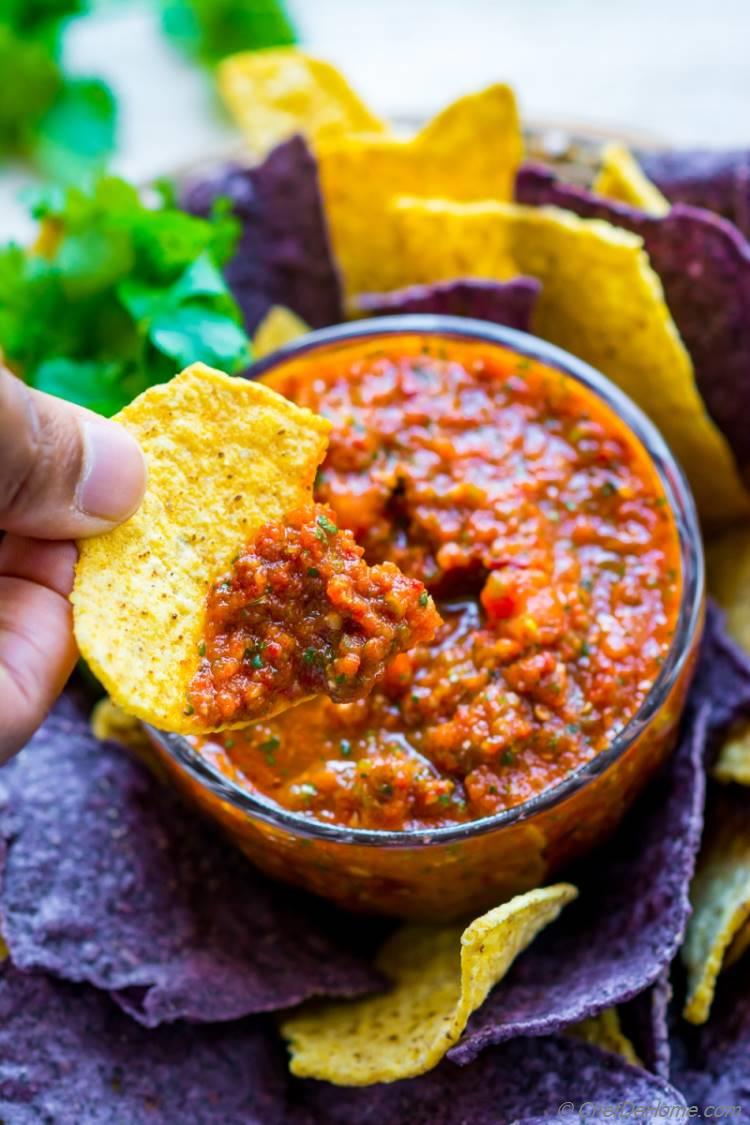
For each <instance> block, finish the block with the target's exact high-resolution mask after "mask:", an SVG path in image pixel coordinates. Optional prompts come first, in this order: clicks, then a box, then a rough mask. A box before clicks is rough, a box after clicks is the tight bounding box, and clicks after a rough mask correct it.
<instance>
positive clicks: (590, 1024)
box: [567, 1008, 641, 1066]
mask: <svg viewBox="0 0 750 1125" xmlns="http://www.w3.org/2000/svg"><path fill="white" fill-rule="evenodd" d="M567 1032H568V1034H569V1035H575V1036H576V1037H577V1038H578V1039H583V1040H584V1041H585V1042H586V1043H593V1044H594V1045H595V1046H597V1047H601V1048H602V1049H603V1050H605V1051H611V1052H612V1053H613V1054H615V1055H620V1056H621V1057H622V1058H623V1059H625V1060H626V1061H627V1062H629V1063H632V1064H633V1066H640V1062H641V1060H640V1059H639V1058H638V1055H637V1054H636V1053H635V1047H634V1046H633V1044H632V1043H631V1042H630V1040H629V1039H628V1037H627V1035H625V1033H624V1032H623V1030H622V1027H621V1025H620V1017H619V1015H618V1013H617V1008H605V1009H604V1011H603V1012H599V1015H598V1016H591V1017H590V1018H589V1019H587V1020H581V1021H580V1022H579V1023H573V1024H571V1025H570V1027H569V1028H567Z"/></svg>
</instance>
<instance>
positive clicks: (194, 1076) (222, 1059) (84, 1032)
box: [0, 963, 288, 1125]
mask: <svg viewBox="0 0 750 1125" xmlns="http://www.w3.org/2000/svg"><path fill="white" fill-rule="evenodd" d="M287 1082H288V1079H287V1078H286V1076H285V1074H284V1067H283V1062H282V1059H281V1057H280V1053H279V1051H278V1045H277V1044H276V1043H274V1041H273V1036H272V1035H271V1034H270V1033H269V1031H268V1029H267V1028H266V1026H265V1024H264V1023H263V1022H262V1021H260V1020H243V1021H242V1022H234V1023H228V1024H218V1025H217V1026H215V1027H193V1026H191V1025H190V1024H184V1023H183V1024H179V1025H178V1026H176V1027H162V1028H159V1029H158V1030H150V1031H147V1030H146V1029H145V1028H143V1027H139V1026H138V1024H137V1023H134V1022H133V1020H131V1019H130V1018H129V1017H128V1016H126V1015H124V1014H123V1013H122V1012H119V1011H118V1010H117V1008H116V1007H115V1006H114V1005H113V1004H112V1003H111V1002H110V1000H109V997H108V996H106V995H104V994H103V993H101V992H98V991H97V990H96V989H93V988H87V987H81V986H77V985H71V984H68V983H66V982H63V981H56V980H53V979H52V978H51V977H47V976H45V975H43V974H37V973H23V972H19V971H18V970H17V969H15V968H14V967H13V966H12V965H11V964H10V963H7V964H6V965H4V966H2V967H0V1119H1V1120H2V1121H4V1122H7V1125H11V1123H12V1125H42V1123H43V1122H46V1123H48V1125H52V1123H54V1125H104V1123H107V1125H110V1123H111V1125H146V1122H148V1123H150V1125H178V1123H185V1125H187V1123H188V1122H189V1123H190V1125H209V1123H212V1125H214V1123H217V1122H221V1123H222V1125H238V1123H240V1122H241V1123H243V1125H261V1123H262V1125H271V1123H272V1122H276V1123H281V1122H283V1121H286V1120H288V1119H287V1118H286V1101H287V1088H286V1087H287Z"/></svg>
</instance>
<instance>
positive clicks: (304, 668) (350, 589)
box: [189, 504, 440, 726]
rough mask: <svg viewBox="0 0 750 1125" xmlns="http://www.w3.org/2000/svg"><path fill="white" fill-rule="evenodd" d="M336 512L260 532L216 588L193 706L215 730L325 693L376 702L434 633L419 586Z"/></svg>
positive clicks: (316, 510) (434, 621)
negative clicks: (403, 655)
mask: <svg viewBox="0 0 750 1125" xmlns="http://www.w3.org/2000/svg"><path fill="white" fill-rule="evenodd" d="M334 519H335V516H334V513H333V511H332V510H331V508H329V507H326V506H324V505H322V504H311V505H310V506H309V508H302V509H300V510H299V511H296V512H292V513H290V514H289V515H288V516H287V517H286V518H285V519H284V521H283V522H279V523H270V524H267V525H266V526H265V527H263V528H261V530H260V531H259V532H258V535H257V536H256V537H255V538H254V539H253V542H252V543H250V544H249V545H248V547H247V548H246V549H245V550H244V551H242V552H241V553H240V554H238V555H237V557H236V558H235V559H234V560H233V562H232V567H231V570H230V571H229V572H228V573H227V574H224V575H222V576H221V577H220V578H219V579H218V580H217V581H216V582H215V583H214V585H213V587H212V589H211V591H210V593H209V597H208V604H207V607H206V623H205V629H204V639H203V641H202V642H201V644H200V648H199V658H200V660H199V667H198V671H197V673H196V675H195V677H194V679H193V681H192V684H191V687H190V703H189V706H190V707H191V708H193V710H194V711H195V712H196V714H198V715H199V716H200V718H201V719H204V720H206V721H207V722H209V723H210V724H211V725H214V726H220V725H224V724H231V723H235V722H238V721H240V722H241V721H250V720H252V719H254V718H257V717H258V716H260V715H266V714H268V713H269V712H270V711H271V710H274V709H278V708H279V707H280V706H281V707H283V706H289V704H290V703H294V702H297V701H298V700H300V699H304V698H306V697H307V696H312V695H316V694H317V693H319V692H324V693H326V694H327V695H329V696H330V697H331V699H334V700H336V701H337V702H344V701H347V700H351V699H356V698H360V697H362V696H364V695H366V694H367V693H368V692H369V691H370V690H371V688H372V686H373V684H374V683H375V682H376V681H377V680H379V679H381V678H382V676H383V674H384V672H385V669H386V665H387V662H388V661H389V660H390V659H391V658H392V657H393V656H395V655H396V654H397V653H399V652H402V651H403V650H404V649H406V648H410V647H411V646H412V645H415V644H418V643H419V642H420V641H429V640H431V639H432V637H433V636H434V635H435V631H436V629H437V627H438V625H439V624H440V617H439V615H438V613H437V610H436V609H435V604H434V602H433V600H432V598H431V597H430V595H429V594H428V593H427V591H426V590H425V587H424V586H423V584H422V583H421V582H420V581H419V580H418V579H416V578H409V577H406V576H405V575H403V574H402V573H401V572H400V571H399V569H398V567H396V566H394V564H393V563H391V562H383V563H380V564H378V565H377V566H373V567H370V566H368V565H367V563H366V562H365V561H364V559H363V555H364V550H363V548H362V547H360V546H359V545H358V544H357V543H356V542H355V541H354V538H353V536H352V534H351V532H350V531H347V530H346V529H343V528H341V529H340V528H339V527H338V526H337V524H336V523H334Z"/></svg>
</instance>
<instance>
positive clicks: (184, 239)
mask: <svg viewBox="0 0 750 1125" xmlns="http://www.w3.org/2000/svg"><path fill="white" fill-rule="evenodd" d="M34 214H35V217H36V218H37V219H39V220H40V221H41V228H40V237H39V239H38V241H37V244H36V247H35V248H34V249H33V250H32V251H31V252H29V251H27V250H25V249H22V248H21V247H18V246H15V245H8V246H6V247H4V248H2V249H0V342H2V348H3V351H4V353H5V358H6V361H7V362H8V363H10V365H11V366H12V367H13V369H14V370H15V371H16V372H17V373H18V374H19V375H20V376H21V377H22V378H23V379H25V380H26V381H27V382H28V383H29V384H30V385H31V386H34V387H36V388H38V389H40V390H44V391H47V392H49V393H51V394H56V395H59V396H61V397H63V398H67V399H69V400H70V401H72V402H77V403H80V404H81V405H83V406H87V407H89V408H90V409H92V410H96V411H98V412H99V413H101V414H106V415H109V414H113V413H115V412H116V411H117V410H119V409H121V407H123V406H124V405H126V404H127V403H128V402H129V401H130V400H131V399H132V398H133V397H134V396H135V395H137V394H140V392H141V391H143V390H145V389H146V388H147V387H149V386H151V385H152V384H154V383H159V382H164V381H166V380H167V379H169V378H171V377H172V375H174V373H175V372H176V371H178V370H180V368H182V367H184V366H185V365H186V364H188V363H192V362H195V361H199V360H202V361H203V362H205V363H209V364H213V365H214V366H216V367H221V368H222V369H224V370H226V371H229V372H230V373H235V372H237V371H238V370H240V369H241V368H242V367H244V366H246V365H247V363H248V361H249V359H250V345H249V342H248V338H247V336H246V334H245V331H244V329H243V327H242V318H241V314H240V311H239V309H238V307H237V305H236V303H235V301H234V298H233V297H232V296H231V294H230V293H229V290H228V289H227V286H226V283H225V281H224V278H223V276H222V273H221V267H222V265H223V264H224V263H225V262H226V261H227V260H228V258H229V257H230V256H231V253H232V250H233V247H234V244H235V241H236V238H237V233H238V231H237V225H236V221H235V220H234V219H233V218H231V217H230V216H229V215H228V214H226V213H221V212H219V213H216V214H215V215H214V216H213V217H212V218H210V219H199V218H195V217H193V216H192V215H187V214H185V213H184V212H182V211H179V210H177V209H176V208H175V207H173V206H171V205H170V202H169V200H168V199H167V198H166V197H165V194H164V193H161V192H158V191H157V192H155V193H154V197H153V198H152V199H151V200H150V201H149V203H146V202H144V200H143V199H142V198H141V196H140V195H139V193H138V192H137V191H136V189H135V188H134V187H132V186H131V185H130V184H128V183H126V182H125V181H124V180H121V179H116V178H115V177H111V176H108V177H102V178H101V179H99V180H98V181H97V182H96V183H95V184H94V185H93V186H92V187H91V189H90V190H84V189H81V188H77V187H76V188H72V187H71V188H67V189H56V190H54V191H53V192H47V193H46V194H45V195H43V196H42V197H41V198H40V199H39V200H38V202H37V204H36V206H35V209H34Z"/></svg>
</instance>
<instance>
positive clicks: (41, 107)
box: [0, 24, 62, 155]
mask: <svg viewBox="0 0 750 1125" xmlns="http://www.w3.org/2000/svg"><path fill="white" fill-rule="evenodd" d="M0 74H2V76H3V93H2V97H0V151H2V152H13V153H18V154H20V155H27V154H28V153H29V151H30V150H31V149H32V147H33V141H34V133H35V130H36V127H37V125H38V123H39V121H41V119H42V117H43V116H44V114H45V113H46V112H47V111H48V110H49V109H50V107H51V106H52V105H53V103H54V101H55V98H56V97H57V94H58V92H59V90H60V87H61V86H62V75H61V73H60V70H59V67H58V66H57V63H56V62H55V60H54V59H53V58H52V57H51V56H50V55H49V54H48V52H47V51H46V49H45V48H44V46H43V45H42V44H40V43H36V42H34V41H33V40H29V41H28V42H24V41H23V40H22V39H20V38H19V37H18V36H17V35H16V34H15V33H14V32H13V30H12V29H11V28H9V27H7V26H4V25H3V24H0Z"/></svg>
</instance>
